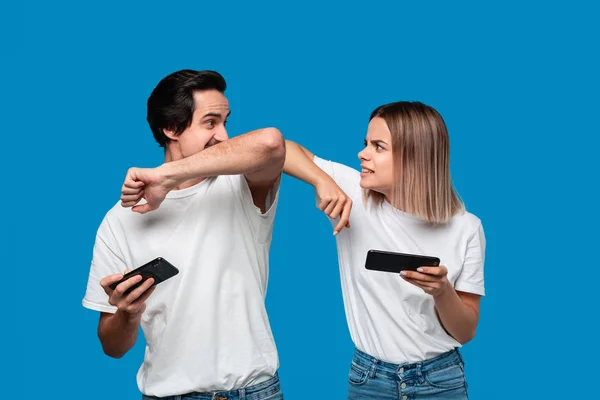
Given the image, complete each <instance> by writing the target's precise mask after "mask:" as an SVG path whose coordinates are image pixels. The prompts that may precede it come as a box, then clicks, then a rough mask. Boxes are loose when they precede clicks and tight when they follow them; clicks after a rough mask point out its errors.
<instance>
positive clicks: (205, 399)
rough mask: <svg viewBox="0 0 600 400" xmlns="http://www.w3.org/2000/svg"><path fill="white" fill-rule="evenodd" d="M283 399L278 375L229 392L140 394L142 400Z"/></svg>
mask: <svg viewBox="0 0 600 400" xmlns="http://www.w3.org/2000/svg"><path fill="white" fill-rule="evenodd" d="M156 399H161V400H283V394H282V393H281V388H280V386H279V376H278V375H277V374H275V376H274V377H273V378H271V379H269V380H268V381H265V382H261V383H259V384H258V385H254V386H249V387H247V388H243V389H238V390H232V391H230V392H212V393H199V392H193V393H188V394H183V395H179V396H169V397H152V396H142V400H156Z"/></svg>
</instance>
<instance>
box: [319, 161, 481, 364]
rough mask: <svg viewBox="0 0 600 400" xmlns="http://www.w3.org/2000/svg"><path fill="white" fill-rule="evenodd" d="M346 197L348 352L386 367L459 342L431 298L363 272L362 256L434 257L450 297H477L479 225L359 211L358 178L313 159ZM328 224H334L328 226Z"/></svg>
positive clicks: (341, 248) (471, 219) (465, 217)
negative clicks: (452, 290)
mask: <svg viewBox="0 0 600 400" xmlns="http://www.w3.org/2000/svg"><path fill="white" fill-rule="evenodd" d="M314 162H315V163H316V164H317V165H318V166H319V167H320V168H321V169H322V170H324V171H325V172H326V173H327V174H328V175H329V176H331V177H332V178H333V179H334V180H335V182H336V183H337V184H338V185H339V186H340V188H341V189H342V190H343V191H344V192H346V194H347V195H348V196H349V197H350V198H351V199H352V201H353V205H352V212H351V215H350V225H351V228H344V229H343V230H342V231H341V232H340V233H339V234H338V235H337V239H336V242H337V249H338V259H339V266H340V275H341V281H342V293H343V298H344V308H345V310H346V319H347V321H348V327H349V329H350V334H351V337H352V340H353V341H354V344H355V345H356V347H357V348H358V349H359V350H361V351H363V352H365V353H367V354H369V355H371V356H373V357H376V358H378V359H380V360H382V361H386V362H390V363H396V364H400V363H404V362H418V361H423V360H427V359H430V358H433V357H435V356H438V355H440V354H442V353H445V352H447V351H449V350H452V349H454V348H456V347H460V346H461V345H460V343H459V342H457V341H456V340H454V339H453V338H452V337H451V336H450V335H449V334H448V333H446V331H445V330H444V328H443V326H442V324H441V323H440V321H439V319H438V317H437V315H436V311H435V307H434V301H433V297H432V296H431V295H429V294H427V293H425V292H424V291H423V290H422V289H421V288H419V287H416V286H414V285H412V284H410V283H408V282H406V281H404V280H403V279H402V277H400V275H399V274H392V273H388V272H379V271H371V270H367V269H366V268H365V261H366V256H367V252H368V251H369V250H372V249H374V250H384V251H393V252H399V253H411V254H419V255H427V256H435V257H439V258H440V260H441V265H444V266H445V267H446V268H448V280H449V281H450V282H451V283H452V285H453V286H454V288H455V289H456V290H458V291H463V292H470V293H475V294H478V295H482V296H483V295H484V294H485V292H484V280H483V264H484V256H485V236H484V232H483V228H482V226H481V221H480V220H479V219H478V218H477V217H476V216H474V215H473V214H470V213H468V212H465V213H464V214H459V215H455V216H454V217H453V218H452V219H451V220H450V222H449V223H447V224H445V225H439V226H435V227H433V226H431V225H429V224H428V223H427V222H424V221H422V220H420V219H418V218H417V217H416V216H413V215H408V214H405V213H402V212H401V211H399V210H397V209H395V208H393V207H392V206H391V205H390V204H389V203H387V202H385V201H384V202H383V204H382V205H380V206H375V205H374V204H373V203H372V202H370V201H369V202H368V203H367V207H365V206H364V203H363V199H362V189H361V188H360V172H358V171H356V170H354V169H352V168H350V167H347V166H345V165H342V164H338V163H335V162H331V161H326V160H323V159H321V158H319V157H315V158H314ZM332 223H333V225H336V224H337V221H333V220H332Z"/></svg>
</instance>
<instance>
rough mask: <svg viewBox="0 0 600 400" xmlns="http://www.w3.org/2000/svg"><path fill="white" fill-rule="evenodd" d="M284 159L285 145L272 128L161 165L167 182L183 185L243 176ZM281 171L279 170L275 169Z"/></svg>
mask: <svg viewBox="0 0 600 400" xmlns="http://www.w3.org/2000/svg"><path fill="white" fill-rule="evenodd" d="M284 157H285V144H284V140H283V137H282V135H281V133H280V132H279V131H278V130H277V129H275V128H265V129H259V130H256V131H252V132H249V133H246V134H244V135H240V136H238V137H234V138H232V139H229V140H226V141H224V142H221V143H219V144H217V145H214V146H212V147H209V148H207V149H205V150H203V151H201V152H199V153H197V154H194V155H192V156H190V157H186V158H184V159H182V160H178V161H173V162H169V163H166V164H164V165H162V166H161V167H159V168H161V169H162V170H163V171H164V174H165V176H166V177H167V179H169V180H171V181H174V182H177V183H178V184H179V183H181V182H185V181H187V180H191V179H197V178H206V177H210V176H217V175H238V174H240V175H246V174H249V173H252V172H255V171H258V170H261V169H263V168H265V167H267V166H269V165H270V164H272V163H274V164H276V163H279V162H281V161H282V160H283V158H284ZM279 168H281V167H279Z"/></svg>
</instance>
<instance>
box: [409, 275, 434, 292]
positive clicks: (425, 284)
mask: <svg viewBox="0 0 600 400" xmlns="http://www.w3.org/2000/svg"><path fill="white" fill-rule="evenodd" d="M402 279H404V280H405V281H406V282H408V283H410V284H413V285H415V286H417V287H420V288H421V289H423V290H425V291H428V290H432V289H435V288H436V286H435V282H427V281H421V280H418V279H410V278H407V277H404V276H403V277H402Z"/></svg>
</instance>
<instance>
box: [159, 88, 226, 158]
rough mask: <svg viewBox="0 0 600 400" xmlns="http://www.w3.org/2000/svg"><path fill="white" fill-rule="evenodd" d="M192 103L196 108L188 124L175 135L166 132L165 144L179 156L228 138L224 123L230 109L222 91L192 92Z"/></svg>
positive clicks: (188, 154) (186, 155) (190, 153)
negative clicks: (168, 140)
mask: <svg viewBox="0 0 600 400" xmlns="http://www.w3.org/2000/svg"><path fill="white" fill-rule="evenodd" d="M194 104H195V106H196V109H195V110H194V114H193V116H192V123H191V124H190V126H189V127H187V128H186V129H185V130H184V131H183V132H182V133H181V134H179V135H177V136H175V135H173V134H172V133H171V132H168V133H167V132H166V133H167V136H168V137H169V138H170V139H171V142H170V143H169V144H167V146H169V147H170V150H172V151H173V152H174V153H180V156H181V157H189V156H191V155H193V154H196V153H198V152H200V151H202V150H204V149H205V148H207V147H210V146H213V145H215V144H217V143H219V142H222V141H224V140H227V139H228V136H227V130H226V129H225V125H226V123H227V118H228V117H229V114H230V111H229V102H228V101H227V98H226V97H225V96H224V95H223V93H221V92H219V91H218V90H203V91H197V92H194Z"/></svg>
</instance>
